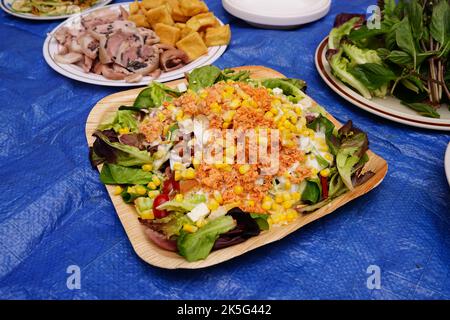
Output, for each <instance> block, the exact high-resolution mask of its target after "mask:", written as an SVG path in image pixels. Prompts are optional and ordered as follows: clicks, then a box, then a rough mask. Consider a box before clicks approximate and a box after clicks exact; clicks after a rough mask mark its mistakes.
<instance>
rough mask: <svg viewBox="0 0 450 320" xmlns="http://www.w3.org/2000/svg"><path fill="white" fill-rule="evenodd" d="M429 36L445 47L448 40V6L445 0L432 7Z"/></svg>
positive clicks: (449, 15)
mask: <svg viewBox="0 0 450 320" xmlns="http://www.w3.org/2000/svg"><path fill="white" fill-rule="evenodd" d="M430 33H431V36H432V37H433V38H434V39H435V40H436V41H438V42H439V43H440V44H441V45H443V46H445V45H446V43H447V41H449V39H450V5H449V4H448V1H447V0H441V1H439V2H438V3H437V4H436V5H434V7H433V14H432V17H431V23H430Z"/></svg>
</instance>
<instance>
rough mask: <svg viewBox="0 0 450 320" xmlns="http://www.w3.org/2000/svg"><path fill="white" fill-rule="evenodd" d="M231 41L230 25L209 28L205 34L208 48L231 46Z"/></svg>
mask: <svg viewBox="0 0 450 320" xmlns="http://www.w3.org/2000/svg"><path fill="white" fill-rule="evenodd" d="M230 40H231V30H230V25H229V24H227V25H224V26H220V27H214V28H208V29H206V33H205V44H206V45H207V46H208V47H211V46H221V45H226V44H229V43H230Z"/></svg>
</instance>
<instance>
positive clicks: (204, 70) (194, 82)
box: [188, 66, 222, 92]
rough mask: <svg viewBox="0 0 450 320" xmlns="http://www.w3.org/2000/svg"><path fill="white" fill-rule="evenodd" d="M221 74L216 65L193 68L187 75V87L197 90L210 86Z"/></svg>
mask: <svg viewBox="0 0 450 320" xmlns="http://www.w3.org/2000/svg"><path fill="white" fill-rule="evenodd" d="M221 74H222V70H220V69H219V68H217V67H216V66H203V67H200V68H197V69H194V70H193V71H192V72H191V73H189V75H188V81H189V86H188V87H189V89H191V90H193V91H195V92H197V91H198V90H200V89H203V88H206V87H210V86H212V85H213V84H214V83H216V81H217V79H218V78H219V76H220V75H221Z"/></svg>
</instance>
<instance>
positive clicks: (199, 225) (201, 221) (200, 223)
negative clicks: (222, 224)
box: [195, 219, 208, 228]
mask: <svg viewBox="0 0 450 320" xmlns="http://www.w3.org/2000/svg"><path fill="white" fill-rule="evenodd" d="M207 223H208V222H207V221H206V220H205V219H199V220H197V222H196V223H195V225H196V226H197V227H198V228H201V227H203V226H204V225H205V224H207Z"/></svg>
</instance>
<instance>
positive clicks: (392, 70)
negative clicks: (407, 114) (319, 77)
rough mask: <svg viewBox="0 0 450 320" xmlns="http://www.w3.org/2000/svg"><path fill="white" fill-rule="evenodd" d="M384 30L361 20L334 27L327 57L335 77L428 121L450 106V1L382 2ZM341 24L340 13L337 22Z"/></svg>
mask: <svg viewBox="0 0 450 320" xmlns="http://www.w3.org/2000/svg"><path fill="white" fill-rule="evenodd" d="M379 5H380V7H381V9H382V10H381V14H382V18H381V21H380V28H369V27H368V26H367V25H365V24H364V25H361V17H359V16H358V17H351V16H349V15H348V14H344V15H345V16H346V17H347V18H351V19H347V21H345V22H344V23H342V24H337V25H336V24H335V28H333V30H332V31H331V32H330V35H329V38H328V52H327V59H328V61H329V63H330V67H331V70H332V72H333V74H334V75H335V76H336V77H338V78H339V79H340V80H341V81H343V82H344V83H346V84H348V85H349V86H351V87H353V88H354V89H355V90H357V91H358V92H359V93H360V94H361V95H362V96H364V97H365V98H367V99H371V98H372V97H374V96H375V97H385V96H386V95H387V94H391V95H393V96H395V97H397V98H399V99H400V100H401V101H402V103H403V104H404V105H405V106H408V107H410V108H411V109H413V110H415V111H417V112H418V113H419V114H421V115H423V116H427V117H433V118H439V113H438V112H437V109H438V107H439V106H440V105H441V104H444V103H447V104H449V102H450V63H449V61H448V58H449V52H450V4H449V2H448V0H400V1H398V3H396V2H395V0H385V1H379ZM338 20H339V21H340V23H341V22H342V20H343V19H342V15H340V16H338V17H337V18H336V21H338Z"/></svg>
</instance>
